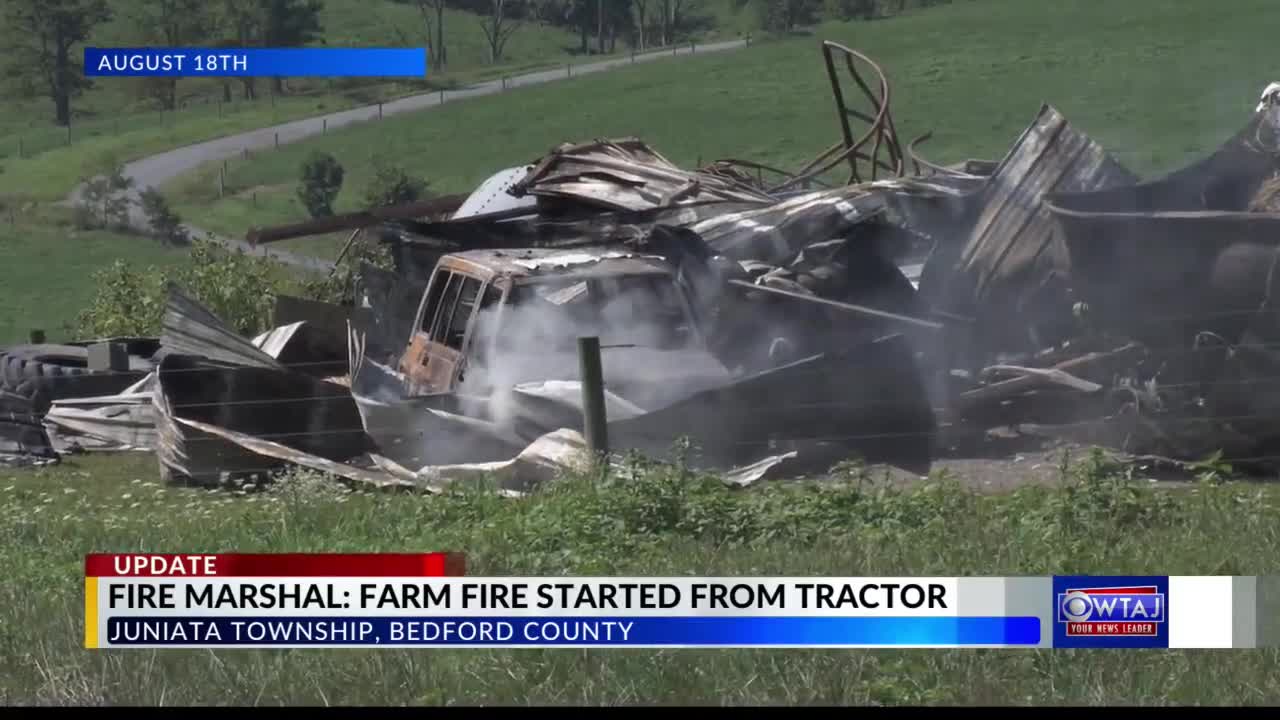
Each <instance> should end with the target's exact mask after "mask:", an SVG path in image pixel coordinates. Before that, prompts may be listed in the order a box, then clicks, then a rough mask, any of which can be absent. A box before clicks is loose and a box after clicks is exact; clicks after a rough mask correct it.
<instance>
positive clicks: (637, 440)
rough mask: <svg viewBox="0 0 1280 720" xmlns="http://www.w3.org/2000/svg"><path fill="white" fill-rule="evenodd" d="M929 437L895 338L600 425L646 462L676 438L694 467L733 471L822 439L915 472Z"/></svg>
mask: <svg viewBox="0 0 1280 720" xmlns="http://www.w3.org/2000/svg"><path fill="white" fill-rule="evenodd" d="M936 430H937V425H936V418H935V417H934V414H933V409H932V407H931V405H930V403H929V400H928V397H927V394H926V391H925V388H924V386H923V385H922V384H921V381H920V377H919V373H918V371H917V369H916V366H915V362H914V360H913V357H912V353H911V348H910V345H909V344H908V343H907V341H906V339H905V338H904V337H903V336H901V335H890V336H886V337H883V338H880V339H878V340H875V341H873V342H870V343H864V344H862V345H860V346H858V347H855V348H851V349H849V350H847V351H845V352H841V353H828V354H825V355H816V356H812V357H808V358H804V359H802V360H797V361H795V362H793V363H789V364H787V365H784V366H782V367H779V368H774V369H772V370H766V371H764V372H759V373H755V374H753V375H749V376H747V377H745V378H742V379H739V380H736V381H735V382H733V383H730V384H728V385H725V386H723V387H717V388H712V389H710V390H704V391H702V392H698V393H695V394H693V395H690V396H689V397H687V398H685V399H683V400H681V401H679V402H676V403H673V404H671V405H669V406H667V407H665V408H661V409H659V410H655V411H652V412H648V413H644V414H642V415H638V416H635V417H631V418H627V419H620V420H617V421H612V422H610V423H609V424H608V432H609V438H610V445H611V446H614V447H628V448H634V449H637V450H639V451H641V452H644V453H647V454H650V455H653V456H655V457H664V456H666V455H667V454H668V453H670V452H671V450H672V446H673V443H674V441H675V440H677V439H679V438H680V437H681V436H688V437H690V438H693V439H695V440H696V441H697V444H698V446H699V453H698V454H699V460H698V462H699V463H700V464H703V465H705V466H706V467H708V468H735V467H741V466H743V465H749V464H751V463H755V462H759V461H760V459H761V458H764V457H767V456H769V455H771V454H773V453H774V452H775V448H776V447H778V446H784V445H786V444H788V443H792V442H797V443H799V442H803V443H811V442H812V441H817V440H821V441H824V442H826V443H828V444H830V445H833V446H837V447H842V448H846V449H856V450H857V451H858V452H859V453H860V454H862V455H863V456H864V457H865V459H866V460H867V461H868V462H885V463H889V464H893V465H896V466H899V467H902V468H904V469H906V470H908V471H910V472H914V473H917V474H925V473H927V472H928V470H929V467H930V465H931V462H932V451H933V448H932V442H933V436H934V434H935V433H936ZM784 449H785V448H784Z"/></svg>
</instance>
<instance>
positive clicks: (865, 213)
mask: <svg viewBox="0 0 1280 720" xmlns="http://www.w3.org/2000/svg"><path fill="white" fill-rule="evenodd" d="M885 209H886V203H885V198H884V196H883V195H882V194H880V193H873V192H868V191H867V190H866V189H864V188H863V187H861V186H858V185H851V186H848V187H843V188H837V189H834V190H819V191H816V192H812V193H805V194H803V195H799V196H796V197H792V198H788V199H786V200H783V201H781V202H777V203H774V204H771V205H768V206H765V207H761V208H754V209H751V210H744V211H741V212H734V213H724V214H721V215H717V216H715V217H711V218H707V219H705V220H701V221H699V222H696V223H694V224H693V225H690V226H689V229H690V230H692V231H693V232H695V233H697V234H698V235H700V236H701V237H702V239H703V240H704V241H706V243H707V245H709V246H711V247H712V248H713V249H715V250H716V252H718V253H720V254H722V255H725V256H726V257H729V258H732V259H734V260H756V261H760V262H765V263H771V264H777V265H780V264H783V263H785V262H788V261H789V260H791V259H792V258H794V257H795V256H796V255H797V254H798V253H799V252H800V251H801V250H802V249H803V248H804V246H805V245H808V244H809V243H812V242H815V241H824V240H830V239H831V238H833V237H837V236H839V235H841V234H842V233H845V232H847V231H849V230H850V229H851V228H852V227H854V226H855V225H858V224H860V223H863V222H866V221H867V220H869V219H871V218H873V217H875V216H876V215H878V214H880V213H882V212H884V211H885Z"/></svg>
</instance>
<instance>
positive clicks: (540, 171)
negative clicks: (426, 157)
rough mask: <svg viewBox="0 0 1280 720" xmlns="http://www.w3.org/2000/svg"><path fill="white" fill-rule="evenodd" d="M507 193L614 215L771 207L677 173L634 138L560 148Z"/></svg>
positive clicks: (715, 181)
mask: <svg viewBox="0 0 1280 720" xmlns="http://www.w3.org/2000/svg"><path fill="white" fill-rule="evenodd" d="M512 192H513V193H514V194H516V195H517V196H519V195H523V194H532V195H535V196H538V197H544V198H556V199H562V200H572V201H576V202H580V203H584V204H587V205H591V206H596V207H600V208H607V209H614V210H645V209H649V208H657V207H665V206H670V205H677V204H689V203H698V202H706V201H708V200H717V201H737V202H759V203H769V202H772V201H773V198H772V197H771V196H769V195H767V194H765V193H763V192H761V191H759V190H757V189H755V188H752V187H750V186H748V185H745V184H743V183H739V182H737V181H734V180H732V179H730V178H727V177H724V176H721V175H712V174H708V173H699V172H690V171H687V170H682V169H681V168H679V167H677V166H676V165H674V164H673V163H672V162H671V161H669V160H667V159H666V158H665V157H663V156H662V155H660V154H658V153H657V152H656V151H654V150H653V149H652V148H650V147H649V146H648V145H646V144H645V143H643V142H641V141H639V140H637V139H635V138H625V139H620V140H597V141H594V142H589V143H582V144H579V145H562V146H560V147H558V148H556V149H554V150H553V151H552V152H551V153H550V154H548V155H547V156H546V157H544V158H542V160H540V161H539V162H538V164H537V165H536V166H535V167H534V168H533V169H532V170H531V171H529V174H528V175H527V176H526V177H525V178H524V179H523V180H521V181H520V182H518V183H516V185H515V186H514V187H513V188H512Z"/></svg>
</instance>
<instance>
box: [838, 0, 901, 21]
mask: <svg viewBox="0 0 1280 720" xmlns="http://www.w3.org/2000/svg"><path fill="white" fill-rule="evenodd" d="M897 2H898V12H902V6H903V5H904V4H905V3H906V0H897ZM888 3H889V0H829V2H828V5H829V6H830V12H831V14H832V15H834V16H835V17H837V18H839V19H841V20H859V19H861V20H871V19H872V18H874V17H875V16H876V13H877V12H878V11H879V9H880V6H881V5H882V4H883V5H884V6H885V9H886V10H889V5H888Z"/></svg>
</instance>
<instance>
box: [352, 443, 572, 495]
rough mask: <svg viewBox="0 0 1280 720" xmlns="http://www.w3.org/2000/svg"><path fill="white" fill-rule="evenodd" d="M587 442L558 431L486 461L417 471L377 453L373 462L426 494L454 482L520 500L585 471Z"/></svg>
mask: <svg viewBox="0 0 1280 720" xmlns="http://www.w3.org/2000/svg"><path fill="white" fill-rule="evenodd" d="M586 449H587V442H586V439H585V438H583V437H582V434H581V433H579V432H578V431H576V430H569V429H560V430H556V431H553V432H550V433H547V434H546V435H544V436H542V437H540V438H538V439H537V440H534V441H533V442H532V443H530V444H529V445H528V447H525V448H524V449H523V450H521V451H520V452H519V454H517V455H516V456H515V457H512V458H509V459H506V460H494V461H489V462H472V463H457V464H451V465H424V466H421V467H418V468H416V469H411V468H406V467H405V466H403V465H401V464H399V463H397V462H395V461H394V460H391V459H390V458H387V457H384V456H382V455H379V454H377V453H374V454H373V461H374V462H375V463H376V464H377V465H378V467H380V468H382V469H383V470H385V471H387V472H388V473H389V474H391V475H392V476H395V477H397V478H402V479H407V480H411V481H412V482H413V483H414V484H415V485H416V486H417V487H420V488H422V489H425V490H427V491H429V492H443V491H444V490H446V489H448V487H449V486H450V485H453V484H455V483H468V482H471V483H478V482H492V483H495V484H496V485H497V489H498V491H499V492H500V493H501V494H502V495H505V496H508V497H522V496H524V495H527V494H528V493H529V492H530V491H532V490H533V489H535V488H536V487H537V486H538V485H541V484H542V483H545V482H550V481H551V480H554V479H555V478H556V477H557V476H559V475H561V474H563V473H566V472H574V471H578V472H581V471H583V470H585V469H586V467H587V465H586V458H587V455H586Z"/></svg>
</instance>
